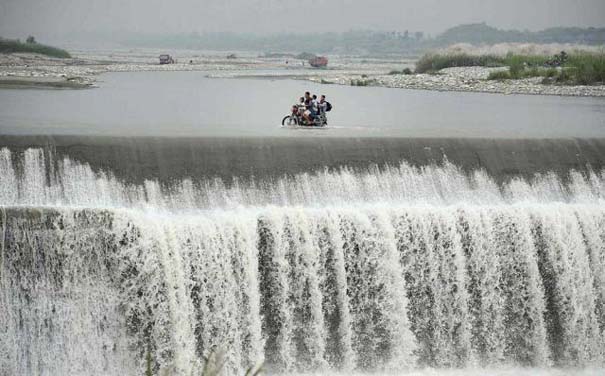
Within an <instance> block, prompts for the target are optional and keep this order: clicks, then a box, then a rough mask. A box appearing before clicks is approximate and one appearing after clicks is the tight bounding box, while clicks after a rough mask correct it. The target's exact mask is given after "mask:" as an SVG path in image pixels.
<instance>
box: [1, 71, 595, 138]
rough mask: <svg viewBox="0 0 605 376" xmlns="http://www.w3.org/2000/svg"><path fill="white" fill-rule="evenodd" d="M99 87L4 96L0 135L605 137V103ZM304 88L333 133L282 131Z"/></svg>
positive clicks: (117, 81)
mask: <svg viewBox="0 0 605 376" xmlns="http://www.w3.org/2000/svg"><path fill="white" fill-rule="evenodd" d="M99 78H100V81H101V82H100V83H99V86H100V87H99V88H96V89H91V90H84V91H71V90H10V89H5V90H0V134H79V135H83V134H84V135H114V136H118V135H131V136H145V135H148V136H193V135H195V136H295V137H296V136H299V135H305V136H308V135H318V136H322V137H326V136H361V137H363V136H372V137H380V136H403V137H435V136H439V137H515V138H517V137H520V138H524V137H525V138H526V137H547V138H552V137H554V138H557V137H605V100H604V99H603V98H562V97H552V96H524V95H514V96H507V95H500V94H479V93H454V92H442V93H440V92H429V91H418V90H401V89H387V88H372V87H348V86H337V85H319V84H314V83H311V82H306V81H295V80H284V79H278V80H265V79H209V78H206V77H205V74H204V73H203V72H129V73H108V74H104V75H101V76H100V77H99ZM306 90H309V91H312V92H315V93H317V94H326V95H327V97H328V100H329V101H331V103H332V104H333V105H334V110H333V111H332V112H331V114H330V124H329V126H330V129H325V130H310V129H303V130H291V129H290V130H285V129H280V127H279V125H280V123H281V119H282V118H283V116H285V115H286V114H287V113H288V111H289V108H290V106H291V105H292V103H293V102H294V101H295V100H296V98H297V97H299V96H301V95H302V93H303V92H304V91H306Z"/></svg>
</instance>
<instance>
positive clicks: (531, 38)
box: [434, 23, 605, 46]
mask: <svg viewBox="0 0 605 376" xmlns="http://www.w3.org/2000/svg"><path fill="white" fill-rule="evenodd" d="M434 42H435V44H437V45H438V46H447V45H450V44H454V43H471V44H495V43H577V44H588V45H600V44H605V28H594V27H589V28H579V27H555V28H550V29H545V30H542V31H519V30H501V29H497V28H495V27H491V26H489V25H487V24H485V23H477V24H468V25H460V26H455V27H452V28H450V29H448V30H446V31H445V32H443V33H442V34H440V35H438V36H437V37H436V38H435V40H434Z"/></svg>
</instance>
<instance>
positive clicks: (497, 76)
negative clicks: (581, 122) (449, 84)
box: [416, 52, 605, 85]
mask: <svg viewBox="0 0 605 376" xmlns="http://www.w3.org/2000/svg"><path fill="white" fill-rule="evenodd" d="M552 60H553V57H552V56H547V55H518V54H507V55H505V56H499V55H470V54H465V53H456V54H429V55H425V56H423V57H422V58H421V59H420V60H419V61H418V62H417V63H416V73H429V72H435V71H439V70H441V69H444V68H451V67H475V66H480V67H508V70H502V71H496V72H492V73H490V75H489V77H488V79H490V80H506V79H521V78H528V77H544V78H545V80H544V83H561V84H563V83H565V84H576V85H592V84H604V83H605V52H600V53H574V54H572V55H569V56H568V58H567V60H566V61H565V62H564V64H563V65H562V67H561V68H560V69H554V68H549V67H548V64H547V63H548V62H550V61H552Z"/></svg>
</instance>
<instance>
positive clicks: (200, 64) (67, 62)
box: [0, 51, 605, 97]
mask: <svg viewBox="0 0 605 376" xmlns="http://www.w3.org/2000/svg"><path fill="white" fill-rule="evenodd" d="M158 53H159V52H158V51H142V52H141V51H121V52H113V51H105V52H94V53H93V52H82V53H77V54H74V56H77V57H73V58H69V59H57V58H51V57H48V56H43V55H38V54H27V53H18V54H0V88H32V87H33V88H36V87H43V88H77V89H80V88H89V87H95V86H97V85H99V82H100V79H99V75H100V74H102V73H107V72H140V71H199V72H205V73H207V75H208V77H212V78H259V79H296V80H309V81H312V82H317V83H322V84H339V85H353V86H377V87H388V88H399V89H419V90H432V91H458V92H481V93H501V94H534V95H557V96H582V97H605V85H590V86H588V85H585V86H582V85H569V84H558V83H552V84H545V83H543V82H542V78H541V77H532V78H523V79H518V80H514V79H509V80H488V76H489V74H490V73H491V72H495V71H502V70H505V69H506V68H504V67H499V68H488V67H455V68H445V69H441V70H439V71H437V72H434V73H422V74H407V75H406V74H403V73H397V74H389V73H391V72H393V71H399V72H401V70H402V69H403V68H406V67H412V66H413V61H412V60H402V59H397V58H387V59H368V58H361V57H331V58H330V67H329V68H328V69H312V68H309V67H308V66H305V65H303V63H302V62H301V61H297V60H291V61H287V60H285V59H283V58H266V57H257V56H253V55H250V54H249V55H244V56H238V57H237V58H236V59H228V58H227V57H226V56H227V55H225V54H224V53H223V54H221V53H206V54H200V52H199V51H188V52H185V53H181V54H179V59H178V60H177V63H176V64H167V65H159V64H158V63H157V62H156V60H157V54H158Z"/></svg>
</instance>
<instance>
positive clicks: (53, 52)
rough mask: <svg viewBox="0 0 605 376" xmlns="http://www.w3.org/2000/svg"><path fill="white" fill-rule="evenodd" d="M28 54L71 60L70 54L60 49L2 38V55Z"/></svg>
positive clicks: (0, 51)
mask: <svg viewBox="0 0 605 376" xmlns="http://www.w3.org/2000/svg"><path fill="white" fill-rule="evenodd" d="M14 52H28V53H37V54H42V55H46V56H51V57H57V58H62V59H66V58H70V57H71V55H70V54H69V52H67V51H65V50H62V49H60V48H56V47H51V46H47V45H45V44H40V43H35V42H34V43H23V42H21V41H19V40H14V39H3V38H0V53H14Z"/></svg>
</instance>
